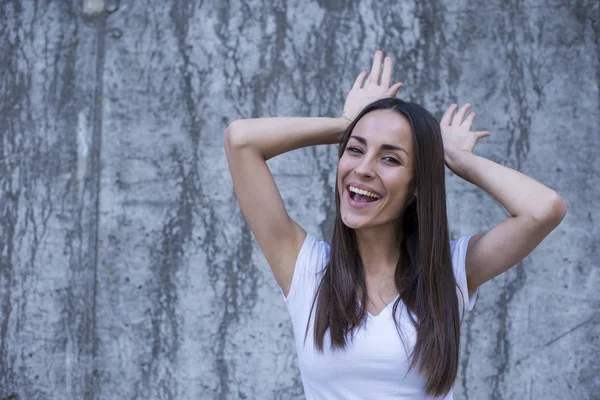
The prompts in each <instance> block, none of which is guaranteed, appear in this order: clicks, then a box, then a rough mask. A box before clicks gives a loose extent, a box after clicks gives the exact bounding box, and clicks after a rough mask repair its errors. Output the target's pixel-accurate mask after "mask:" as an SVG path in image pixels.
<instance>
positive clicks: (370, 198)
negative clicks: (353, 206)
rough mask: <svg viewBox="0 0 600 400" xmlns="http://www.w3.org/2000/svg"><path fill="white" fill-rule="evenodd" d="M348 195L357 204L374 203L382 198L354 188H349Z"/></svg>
mask: <svg viewBox="0 0 600 400" xmlns="http://www.w3.org/2000/svg"><path fill="white" fill-rule="evenodd" d="M348 195H349V196H350V199H352V201H354V202H356V203H373V202H376V201H377V200H379V199H380V198H381V196H380V195H379V194H377V193H373V192H369V191H367V190H362V189H359V188H356V187H354V186H348Z"/></svg>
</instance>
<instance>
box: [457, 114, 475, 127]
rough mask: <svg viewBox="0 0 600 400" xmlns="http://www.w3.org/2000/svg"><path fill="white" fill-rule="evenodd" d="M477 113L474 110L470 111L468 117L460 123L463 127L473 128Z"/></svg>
mask: <svg viewBox="0 0 600 400" xmlns="http://www.w3.org/2000/svg"><path fill="white" fill-rule="evenodd" d="M476 115H477V114H475V113H474V112H472V113H469V115H467V118H465V120H464V121H463V123H462V124H461V125H460V126H462V127H463V128H467V129H468V130H471V126H473V120H474V119H475V116H476Z"/></svg>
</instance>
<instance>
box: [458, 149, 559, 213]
mask: <svg viewBox="0 0 600 400" xmlns="http://www.w3.org/2000/svg"><path fill="white" fill-rule="evenodd" d="M446 164H447V165H448V167H449V168H450V169H451V170H452V171H453V172H454V173H455V174H457V175H458V176H460V177H461V178H463V179H465V180H466V181H468V182H471V183H473V184H474V185H477V186H479V187H480V188H481V189H483V190H485V191H486V192H487V193H489V194H490V195H491V196H492V197H493V198H494V199H496V201H498V202H499V203H500V204H501V205H502V206H503V207H504V208H505V209H506V211H508V212H509V213H510V214H511V215H512V216H513V217H518V216H528V217H532V218H535V219H538V220H540V219H544V220H549V219H551V220H555V219H556V220H557V221H559V222H560V220H561V219H562V218H563V216H564V214H565V212H566V205H565V202H564V200H563V199H562V198H561V197H560V196H559V195H558V194H557V193H556V192H555V191H554V190H552V189H550V188H549V187H547V186H544V185H543V184H541V183H539V182H538V181H536V180H535V179H532V178H530V177H528V176H527V175H524V174H522V173H520V172H518V171H515V170H514V169H511V168H508V167H505V166H502V165H500V164H497V163H495V162H493V161H491V160H489V159H487V158H483V157H479V156H476V155H474V154H473V153H470V152H466V151H459V152H456V153H454V154H446Z"/></svg>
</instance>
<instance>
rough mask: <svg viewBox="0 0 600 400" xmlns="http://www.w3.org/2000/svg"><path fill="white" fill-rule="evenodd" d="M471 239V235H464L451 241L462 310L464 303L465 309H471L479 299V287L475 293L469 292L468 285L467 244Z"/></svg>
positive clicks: (453, 265)
mask: <svg viewBox="0 0 600 400" xmlns="http://www.w3.org/2000/svg"><path fill="white" fill-rule="evenodd" d="M469 239H471V236H463V237H461V238H459V239H457V240H453V241H451V242H450V253H451V254H452V269H453V270H454V278H455V279H456V284H457V285H458V289H459V290H457V295H458V300H459V301H458V302H459V309H460V310H461V314H462V308H463V305H464V307H465V308H464V309H465V311H471V310H472V309H473V306H474V305H475V300H476V299H477V291H478V290H477V289H475V291H474V292H473V293H469V289H468V287H467V272H466V269H465V261H466V258H467V246H468V245H469Z"/></svg>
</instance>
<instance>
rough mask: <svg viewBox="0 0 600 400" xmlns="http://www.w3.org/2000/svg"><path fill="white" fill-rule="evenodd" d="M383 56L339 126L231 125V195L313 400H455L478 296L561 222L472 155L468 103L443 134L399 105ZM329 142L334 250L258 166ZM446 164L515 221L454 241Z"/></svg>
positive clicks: (315, 122) (552, 198) (535, 190)
mask: <svg viewBox="0 0 600 400" xmlns="http://www.w3.org/2000/svg"><path fill="white" fill-rule="evenodd" d="M382 57H383V54H382V52H380V51H377V52H376V53H375V57H374V62H373V66H372V68H371V72H370V74H369V76H368V78H367V79H366V81H365V78H366V77H367V73H366V72H362V73H361V74H360V75H359V76H358V78H357V79H356V82H355V83H354V86H353V88H352V90H351V91H350V93H349V94H348V96H347V98H346V102H345V105H344V109H343V113H342V117H340V118H260V119H249V120H238V121H234V122H232V123H231V124H230V125H229V127H228V128H227V130H226V132H225V149H226V152H227V158H228V161H229V168H230V170H231V176H232V178H233V185H234V188H235V193H236V196H237V198H238V200H239V203H240V206H241V209H242V212H243V213H244V216H245V217H246V220H247V222H248V224H249V226H250V229H251V230H252V232H253V233H254V236H255V237H256V240H257V241H258V244H259V246H260V248H261V249H262V251H263V253H264V255H265V257H266V259H267V262H268V263H269V265H270V267H271V269H272V271H273V275H274V276H275V279H276V280H277V283H278V284H279V286H280V287H281V290H282V293H283V296H284V299H285V301H286V304H287V307H288V310H289V312H290V315H291V317H292V322H293V325H294V334H295V339H296V347H297V351H298V359H299V365H300V371H301V375H302V381H303V385H304V391H305V395H306V398H307V399H308V400H311V399H422V398H451V396H452V394H451V392H452V385H453V383H454V380H455V379H456V375H457V370H458V358H459V345H460V343H459V339H460V321H461V318H462V315H463V312H464V310H465V309H467V310H469V309H470V308H472V306H473V302H474V300H475V296H476V290H477V288H478V287H479V285H481V284H483V283H484V282H486V281H488V280H490V279H492V278H494V277H495V276H497V275H500V274H501V273H503V272H505V271H507V270H508V269H509V268H511V267H512V266H513V265H515V264H517V263H518V262H519V261H520V260H522V259H523V258H524V257H526V256H527V255H528V254H529V253H530V252H531V251H532V250H533V249H534V248H535V247H536V246H537V245H538V244H540V242H541V241H542V240H543V239H544V238H545V237H546V236H547V235H548V234H549V233H550V232H551V231H552V230H553V229H554V228H555V227H556V226H557V225H558V224H559V223H560V221H561V220H562V218H563V217H564V215H565V212H566V205H565V203H564V201H563V200H562V198H561V197H560V196H559V195H558V194H557V193H556V192H554V191H553V190H551V189H549V188H548V187H546V186H544V185H542V184H540V183H538V182H536V181H535V180H533V179H531V178H529V177H527V176H525V175H523V174H521V173H519V172H517V171H514V170H512V169H510V168H507V167H504V166H501V165H499V164H496V163H494V162H492V161H490V160H488V159H485V158H482V157H478V156H476V155H474V154H473V153H472V150H473V147H474V146H475V143H476V142H477V140H479V139H481V138H483V137H485V136H488V135H489V132H473V131H472V130H471V125H472V123H473V119H474V118H475V113H469V114H467V112H468V110H469V107H470V105H469V104H466V105H464V106H462V107H461V108H460V109H459V110H458V111H457V112H456V114H454V113H455V111H456V108H457V106H456V105H451V106H450V107H449V108H448V110H447V111H446V113H445V114H444V116H443V118H442V120H441V123H440V124H439V125H438V123H437V122H436V120H435V119H434V117H433V116H431V114H429V113H428V112H427V111H426V110H425V109H423V108H421V107H420V106H418V105H416V104H412V103H407V102H404V101H402V100H399V99H396V98H395V96H396V93H397V92H398V90H399V89H400V88H401V87H402V83H395V84H393V85H391V74H392V60H391V58H389V57H386V58H385V60H384V61H383V63H382ZM382 64H383V65H382ZM382 67H383V68H382ZM380 78H381V82H380ZM440 126H441V129H440ZM336 143H339V146H340V147H339V162H338V168H337V180H336V182H337V187H336V192H335V198H336V209H335V213H336V218H335V225H334V230H333V236H332V238H331V244H330V245H329V244H327V243H325V242H323V241H319V240H316V239H315V238H313V237H312V236H311V235H307V233H306V232H305V231H304V230H303V229H302V228H301V227H300V226H299V225H298V224H296V222H294V221H293V220H292V219H291V218H290V217H289V215H288V214H287V212H286V210H285V207H284V205H283V202H282V199H281V196H280V194H279V191H278V190H277V187H276V185H275V182H274V180H273V177H272V175H271V173H270V171H269V168H268V167H267V164H266V161H267V160H268V159H270V158H272V157H275V156H277V155H279V154H282V153H285V152H287V151H291V150H294V149H298V148H301V147H305V146H313V145H319V144H336ZM444 163H445V165H447V166H448V167H449V168H450V169H451V170H452V171H453V172H454V173H455V174H456V175H458V176H460V177H461V178H463V179H465V180H467V181H469V182H471V183H473V184H475V185H477V186H479V187H480V188H481V189H483V190H485V191H486V192H487V193H489V194H490V195H492V196H493V197H494V198H495V199H496V200H497V201H498V202H499V203H500V204H502V206H503V207H504V208H505V209H506V210H507V211H508V212H509V213H510V217H508V218H507V219H505V220H504V221H503V222H502V223H500V224H499V225H497V226H495V227H493V228H492V229H491V230H489V231H488V232H486V233H481V234H478V235H475V236H472V237H462V238H460V239H458V240H456V241H452V242H450V240H449V238H448V227H447V216H446V193H445V183H444ZM309 189H310V188H309ZM332 211H333V210H332Z"/></svg>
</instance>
